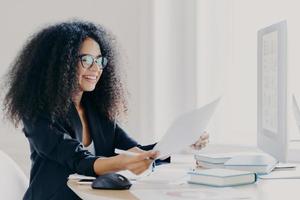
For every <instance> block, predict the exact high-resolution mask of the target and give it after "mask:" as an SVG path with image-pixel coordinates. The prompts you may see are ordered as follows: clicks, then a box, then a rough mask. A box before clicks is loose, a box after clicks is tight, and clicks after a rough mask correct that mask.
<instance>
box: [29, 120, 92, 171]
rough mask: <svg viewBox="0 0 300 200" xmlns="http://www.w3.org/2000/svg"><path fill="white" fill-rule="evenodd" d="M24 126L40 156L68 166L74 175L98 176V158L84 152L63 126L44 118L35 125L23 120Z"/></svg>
mask: <svg viewBox="0 0 300 200" xmlns="http://www.w3.org/2000/svg"><path fill="white" fill-rule="evenodd" d="M23 124H24V129H23V131H24V133H25V135H26V137H27V138H28V140H29V142H30V144H31V145H32V146H33V148H34V150H35V151H36V152H37V154H38V155H39V156H41V157H43V158H45V159H49V160H52V161H54V162H58V163H59V164H61V165H64V166H66V167H67V168H69V169H70V170H71V171H72V173H78V174H83V175H86V176H96V174H95V172H94V168H93V165H94V162H95V160H96V159H97V158H98V157H96V156H93V155H92V154H91V153H90V152H89V151H87V150H84V149H83V145H82V144H81V143H80V142H79V141H78V140H76V139H73V138H71V136H70V135H69V134H68V133H67V131H66V130H65V129H64V128H63V127H62V125H60V124H59V123H57V122H56V123H51V122H50V120H49V119H47V118H44V117H40V118H38V119H37V121H36V122H35V123H34V124H33V123H32V122H31V121H30V120H23Z"/></svg>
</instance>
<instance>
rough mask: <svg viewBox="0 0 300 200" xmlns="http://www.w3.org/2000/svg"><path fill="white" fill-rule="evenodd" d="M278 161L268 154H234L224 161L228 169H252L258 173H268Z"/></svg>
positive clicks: (251, 170)
mask: <svg viewBox="0 0 300 200" xmlns="http://www.w3.org/2000/svg"><path fill="white" fill-rule="evenodd" d="M277 163H278V161H277V160H276V159H275V158H273V157H272V156H269V155H267V154H258V155H240V156H234V157H232V158H231V159H229V160H228V161H226V162H225V163H224V168H226V169H236V170H242V171H250V172H255V173H258V174H268V173H270V172H271V171H272V170H273V169H274V168H275V167H276V165H277Z"/></svg>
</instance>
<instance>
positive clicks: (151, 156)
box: [116, 151, 159, 175]
mask: <svg viewBox="0 0 300 200" xmlns="http://www.w3.org/2000/svg"><path fill="white" fill-rule="evenodd" d="M158 154H159V153H158V152H157V151H144V152H143V153H140V154H139V155H136V156H128V155H125V154H120V155H117V156H116V158H117V159H118V160H119V162H120V168H121V170H129V171H131V172H132V173H134V174H136V175H139V174H141V173H143V172H144V171H146V170H147V169H148V168H149V166H150V165H151V164H152V162H153V161H154V160H155V158H157V156H158Z"/></svg>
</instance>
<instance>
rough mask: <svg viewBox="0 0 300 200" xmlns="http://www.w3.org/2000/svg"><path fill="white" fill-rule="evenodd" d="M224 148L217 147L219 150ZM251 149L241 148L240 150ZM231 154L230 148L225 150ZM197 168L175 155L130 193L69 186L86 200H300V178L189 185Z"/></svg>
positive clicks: (189, 159) (71, 183)
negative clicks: (190, 173) (218, 185)
mask: <svg viewBox="0 0 300 200" xmlns="http://www.w3.org/2000/svg"><path fill="white" fill-rule="evenodd" d="M209 149H210V148H208V150H209ZM218 149H219V150H221V149H222V148H217V150H218ZM244 150H245V151H247V150H249V149H241V151H244ZM226 152H228V148H227V150H226ZM192 166H194V159H193V156H192V155H175V156H173V157H172V163H171V164H169V165H163V166H159V167H157V168H156V170H155V171H154V172H153V174H152V175H151V176H145V177H142V178H141V179H139V180H137V181H134V182H133V186H132V187H131V188H130V190H125V191H113V190H93V189H92V188H91V187H90V186H88V185H78V184H77V183H76V181H74V180H70V181H68V186H69V187H70V188H71V189H72V190H73V191H74V192H75V193H76V194H77V195H78V196H79V197H81V198H82V199H85V200H94V199H97V200H101V199H103V200H104V199H105V200H109V199H110V200H111V199H120V200H121V199H124V200H138V199H145V200H150V199H151V200H153V199H162V200H168V199H172V200H176V199H206V200H227V199H251V200H252V199H255V200H283V199H286V200H294V199H295V200H296V199H297V200H299V199H300V179H281V180H261V179H259V180H258V181H257V183H255V184H250V185H244V186H237V187H228V188H215V187H209V186H202V185H195V184H188V183H186V178H187V175H186V172H187V170H188V169H189V168H190V167H192Z"/></svg>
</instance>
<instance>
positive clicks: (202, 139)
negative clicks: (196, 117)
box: [191, 132, 209, 150]
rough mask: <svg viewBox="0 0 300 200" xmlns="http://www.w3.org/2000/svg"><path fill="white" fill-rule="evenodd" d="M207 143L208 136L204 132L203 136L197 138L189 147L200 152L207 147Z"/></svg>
mask: <svg viewBox="0 0 300 200" xmlns="http://www.w3.org/2000/svg"><path fill="white" fill-rule="evenodd" d="M208 142H209V134H208V133H206V132H204V133H203V135H201V136H200V137H199V139H198V140H197V141H196V142H195V143H194V144H192V145H191V147H192V148H193V149H196V150H200V149H203V148H204V147H206V146H207V144H208Z"/></svg>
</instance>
